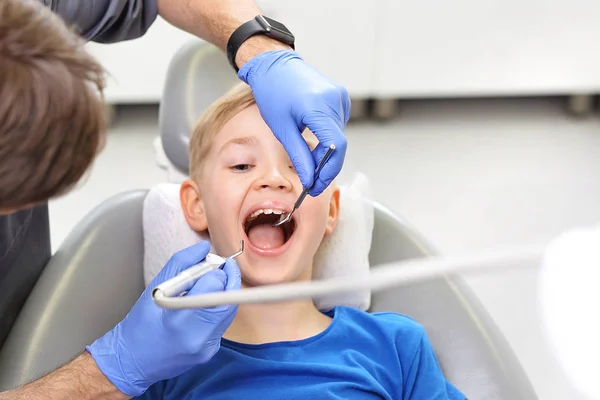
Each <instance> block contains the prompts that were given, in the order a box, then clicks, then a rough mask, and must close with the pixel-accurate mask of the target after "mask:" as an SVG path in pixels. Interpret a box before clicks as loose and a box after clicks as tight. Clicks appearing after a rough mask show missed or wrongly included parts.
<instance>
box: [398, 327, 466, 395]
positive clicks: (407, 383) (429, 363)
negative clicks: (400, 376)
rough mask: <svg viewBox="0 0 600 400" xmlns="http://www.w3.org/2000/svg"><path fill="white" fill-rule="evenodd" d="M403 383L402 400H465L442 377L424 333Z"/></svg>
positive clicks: (431, 347) (442, 374)
mask: <svg viewBox="0 0 600 400" xmlns="http://www.w3.org/2000/svg"><path fill="white" fill-rule="evenodd" d="M403 383H404V388H403V389H404V390H403V400H409V399H429V400H465V396H464V395H463V394H462V393H461V392H460V391H458V389H456V388H455V387H454V386H453V385H452V384H451V383H450V382H448V381H447V380H446V378H445V377H444V373H443V372H442V368H441V367H440V365H439V363H438V361H437V357H436V356H435V353H434V351H433V346H432V345H431V343H430V342H429V339H428V338H427V335H426V334H425V332H424V331H423V332H422V334H421V339H420V343H419V346H418V347H417V349H416V353H415V355H414V357H413V359H412V362H411V363H410V367H409V368H408V370H406V373H405V376H404V382H403Z"/></svg>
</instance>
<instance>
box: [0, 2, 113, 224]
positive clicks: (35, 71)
mask: <svg viewBox="0 0 600 400" xmlns="http://www.w3.org/2000/svg"><path fill="white" fill-rule="evenodd" d="M84 45H85V42H84V41H83V40H82V39H81V38H80V37H79V36H77V34H76V33H75V31H74V30H72V29H70V28H69V27H67V26H66V25H65V24H64V22H63V21H62V20H61V19H60V18H59V17H58V16H57V15H55V14H54V13H52V12H51V11H50V10H49V9H48V8H46V7H45V6H44V5H42V4H41V3H40V2H39V0H0V212H1V211H2V210H11V209H12V210H15V209H19V208H23V207H26V206H30V205H34V204H38V203H43V202H45V201H47V200H49V199H50V198H53V197H55V196H58V195H61V194H64V193H65V192H67V191H68V190H69V189H70V188H72V187H73V186H74V185H75V184H76V183H77V182H78V181H79V179H81V178H82V176H83V175H84V174H85V172H86V171H87V170H88V169H89V167H90V166H91V164H92V162H93V160H94V159H95V157H96V155H97V154H98V152H99V150H100V149H101V148H102V145H103V143H104V136H105V133H106V130H107V116H106V109H105V106H104V101H103V98H102V91H103V89H104V71H103V68H102V66H101V65H100V64H99V63H98V62H97V61H96V60H95V59H94V58H93V57H92V56H90V55H89V54H88V53H87V52H86V51H85V48H84Z"/></svg>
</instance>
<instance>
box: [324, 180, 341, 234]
mask: <svg viewBox="0 0 600 400" xmlns="http://www.w3.org/2000/svg"><path fill="white" fill-rule="evenodd" d="M339 213H340V188H339V187H337V186H336V187H334V188H333V194H332V195H331V200H330V201H329V218H327V225H325V235H331V234H332V233H333V231H334V230H335V227H336V225H337V222H338V215H339Z"/></svg>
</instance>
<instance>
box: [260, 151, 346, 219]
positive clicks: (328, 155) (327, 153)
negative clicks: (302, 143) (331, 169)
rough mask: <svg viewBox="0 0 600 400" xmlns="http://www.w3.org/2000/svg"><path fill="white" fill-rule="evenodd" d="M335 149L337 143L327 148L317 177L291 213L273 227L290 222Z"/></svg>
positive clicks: (299, 198)
mask: <svg viewBox="0 0 600 400" xmlns="http://www.w3.org/2000/svg"><path fill="white" fill-rule="evenodd" d="M334 150H335V144H332V145H330V146H329V148H328V149H327V152H326V153H325V155H324V156H323V158H322V159H321V162H320V163H319V166H318V167H317V169H316V170H315V175H314V176H315V177H314V180H313V183H312V185H310V186H309V187H307V188H305V189H304V190H303V191H302V193H300V197H298V200H296V204H294V208H292V211H290V213H289V214H288V215H287V216H286V217H285V218H282V219H281V220H280V221H279V222H276V223H275V224H273V225H271V226H272V227H274V228H275V227H278V226H281V225H283V224H285V223H286V222H289V220H290V219H292V214H293V213H294V211H296V210H297V209H298V207H300V204H302V202H303V201H304V198H305V197H306V196H307V195H308V192H310V190H311V189H312V188H313V186H315V183H316V182H317V178H318V177H319V174H320V173H321V170H322V169H323V167H324V166H325V163H326V162H327V160H329V157H331V154H332V153H333V151H334Z"/></svg>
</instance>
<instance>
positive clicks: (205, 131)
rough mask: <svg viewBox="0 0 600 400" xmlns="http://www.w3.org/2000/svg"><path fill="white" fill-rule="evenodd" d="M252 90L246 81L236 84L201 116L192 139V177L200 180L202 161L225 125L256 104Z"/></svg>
mask: <svg viewBox="0 0 600 400" xmlns="http://www.w3.org/2000/svg"><path fill="white" fill-rule="evenodd" d="M255 103H256V101H255V100H254V96H253V95H252V90H251V89H250V87H249V86H248V85H246V84H245V83H241V84H238V85H236V86H235V87H234V88H233V89H231V90H230V91H229V92H227V93H226V94H225V95H224V96H223V97H221V98H220V99H218V100H217V101H215V102H214V103H213V104H211V105H210V107H208V108H207V109H206V110H205V111H204V112H203V113H202V115H201V116H200V119H199V120H198V122H197V123H196V126H195V127H194V131H193V133H192V137H191V139H190V166H189V168H190V177H191V178H192V179H193V180H195V181H198V178H199V175H200V172H201V165H202V161H204V159H205V158H206V156H207V155H208V152H209V151H210V145H211V144H212V142H213V141H214V138H215V136H216V135H217V133H218V132H219V131H220V130H221V129H223V126H225V124H226V123H227V122H228V121H229V120H231V118H233V117H234V116H235V115H237V114H238V113H239V112H241V111H242V110H244V109H246V108H247V107H250V106H251V105H253V104H255Z"/></svg>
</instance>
